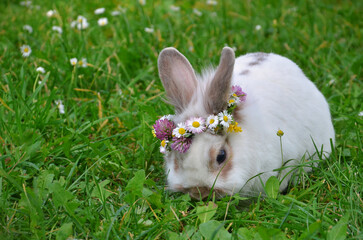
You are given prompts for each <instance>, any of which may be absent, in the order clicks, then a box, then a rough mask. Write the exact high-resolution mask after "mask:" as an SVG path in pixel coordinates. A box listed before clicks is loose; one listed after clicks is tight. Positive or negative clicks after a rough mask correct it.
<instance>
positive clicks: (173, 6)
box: [170, 5, 180, 12]
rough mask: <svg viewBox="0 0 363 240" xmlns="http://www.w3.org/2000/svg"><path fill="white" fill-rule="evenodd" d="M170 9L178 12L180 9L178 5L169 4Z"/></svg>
mask: <svg viewBox="0 0 363 240" xmlns="http://www.w3.org/2000/svg"><path fill="white" fill-rule="evenodd" d="M170 10H171V11H174V12H179V11H180V7H178V6H175V5H171V6H170Z"/></svg>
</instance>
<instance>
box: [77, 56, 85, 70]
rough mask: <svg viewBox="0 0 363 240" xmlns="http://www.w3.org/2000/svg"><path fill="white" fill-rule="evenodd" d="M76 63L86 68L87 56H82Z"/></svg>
mask: <svg viewBox="0 0 363 240" xmlns="http://www.w3.org/2000/svg"><path fill="white" fill-rule="evenodd" d="M78 65H79V66H81V67H83V68H86V67H87V58H82V59H81V60H79V61H78Z"/></svg>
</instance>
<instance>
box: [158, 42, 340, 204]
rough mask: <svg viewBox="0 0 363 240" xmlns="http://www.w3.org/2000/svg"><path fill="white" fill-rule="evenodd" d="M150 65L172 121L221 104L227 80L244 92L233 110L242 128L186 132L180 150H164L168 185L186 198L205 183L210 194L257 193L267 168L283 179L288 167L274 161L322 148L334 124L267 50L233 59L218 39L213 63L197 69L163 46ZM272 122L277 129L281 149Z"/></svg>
mask: <svg viewBox="0 0 363 240" xmlns="http://www.w3.org/2000/svg"><path fill="white" fill-rule="evenodd" d="M158 67H159V76H160V79H161V81H162V83H163V86H164V88H165V90H166V94H167V97H168V100H169V101H170V103H171V104H173V105H174V107H175V116H174V117H173V122H174V123H175V125H177V124H179V123H183V122H186V121H187V120H188V119H190V118H191V117H201V118H203V119H206V118H207V117H208V116H209V115H211V114H218V113H220V112H223V111H224V110H225V109H226V108H227V105H228V98H229V96H230V95H229V94H230V91H231V86H233V85H239V86H241V87H242V89H243V91H244V92H246V94H247V97H246V100H245V101H244V102H241V103H239V104H238V106H237V108H236V109H235V110H234V112H233V117H234V120H235V121H236V122H238V124H239V126H240V127H241V128H242V132H239V133H227V132H226V131H224V132H223V133H222V134H213V133H211V132H208V131H204V132H202V133H200V134H195V135H194V136H193V137H192V142H191V145H190V148H189V149H188V150H187V151H186V152H184V153H180V152H178V151H176V150H171V151H169V152H168V153H166V154H165V157H164V158H165V168H166V169H165V171H166V175H167V185H168V188H169V189H170V190H172V191H181V192H185V193H189V194H190V195H191V196H192V197H194V198H200V197H201V198H205V197H206V196H208V194H209V193H210V191H211V189H213V191H214V192H215V193H216V195H217V197H220V196H224V195H226V194H228V195H231V194H234V193H240V194H241V195H245V196H251V195H257V194H258V193H260V192H264V189H263V185H262V184H261V180H262V182H263V183H264V182H266V180H267V179H268V178H269V177H270V176H272V175H275V176H278V177H279V178H280V179H283V177H284V176H285V175H286V174H287V173H288V172H289V171H291V170H292V169H293V168H286V169H284V170H283V171H282V172H281V173H280V174H278V171H276V169H279V168H282V167H283V166H284V167H286V166H292V165H295V166H296V165H298V164H300V163H301V162H304V161H305V159H308V158H309V157H310V156H313V155H316V154H315V152H316V148H317V149H318V150H319V152H321V153H323V155H325V157H327V156H329V154H330V152H331V141H332V143H334V128H333V125H332V121H331V116H330V111H329V106H328V104H327V101H326V100H325V98H324V96H323V95H322V94H321V93H320V91H319V90H318V89H317V88H316V86H315V85H314V84H313V83H312V82H311V81H310V80H309V79H308V78H307V77H306V76H305V75H304V73H303V72H302V71H301V69H300V68H299V67H298V66H297V65H296V64H295V63H293V62H292V61H290V60H289V59H287V58H285V57H282V56H279V55H276V54H273V53H269V54H268V53H250V54H246V55H244V56H241V57H238V58H237V59H235V55H234V52H233V50H232V49H231V48H229V47H225V48H223V51H222V55H221V59H220V63H219V66H218V68H217V69H216V70H211V69H209V70H206V71H204V73H203V74H202V75H201V76H199V75H196V74H195V72H194V70H193V68H192V66H191V65H190V63H189V61H188V60H187V59H186V58H185V57H184V56H183V55H182V54H181V53H180V52H178V51H177V50H176V49H175V48H165V49H164V50H163V51H162V52H161V53H160V55H159V59H158ZM278 130H282V131H283V132H284V135H283V136H282V137H281V141H282V148H283V153H281V148H280V137H279V136H277V134H276V133H277V131H278ZM173 136H174V135H173ZM314 145H315V146H316V147H315V146H314ZM282 156H283V162H284V163H282ZM314 159H318V158H317V157H315V158H314ZM306 169H308V168H306ZM273 170H275V171H273ZM260 173H263V174H261V175H259V176H258V177H254V176H256V175H257V174H260ZM290 175H291V174H290ZM288 181H289V177H286V178H284V180H283V181H282V183H281V186H280V190H283V189H285V188H286V187H287V183H288Z"/></svg>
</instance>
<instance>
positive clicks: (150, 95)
mask: <svg viewBox="0 0 363 240" xmlns="http://www.w3.org/2000/svg"><path fill="white" fill-rule="evenodd" d="M145 2H146V4H145V5H142V4H140V2H139V1H136V0H135V1H111V0H106V1H100V0H94V1H87V3H85V1H79V0H73V1H62V0H54V1H44V0H33V1H32V2H31V4H30V5H29V6H27V5H26V3H27V2H26V1H25V2H23V3H20V1H9V0H5V1H0V239H29V238H30V239H345V238H347V239H359V238H362V233H361V226H362V225H363V220H362V219H363V214H362V208H363V207H362V198H361V192H362V191H361V190H362V183H363V171H362V169H363V162H362V161H361V160H362V159H363V152H362V149H363V146H362V142H363V141H362V134H363V130H362V123H363V118H362V116H361V115H362V111H363V109H362V104H361V103H362V99H363V96H362V95H363V93H362V89H363V84H362V83H363V81H362V74H361V73H362V72H363V71H362V66H363V64H362V63H363V57H362V54H361V52H362V51H363V47H362V29H363V26H362V22H361V21H359V19H361V12H362V11H361V10H362V9H363V4H362V1H350V0H347V1H340V2H336V1H329V0H322V1H312V0H308V1H292V0H286V1H285V0H284V1H267V0H261V1H232V0H220V1H217V5H209V4H207V1H169V0H168V1H161V0H154V1H148V0H146V1H145ZM24 3H25V5H24ZM117 4H120V6H118V5H117ZM171 5H174V6H177V7H180V9H179V10H177V11H175V10H172V8H171ZM100 7H105V9H106V11H105V12H104V13H103V14H101V15H96V14H95V13H94V10H95V9H97V8H100ZM51 9H54V10H56V13H55V14H54V15H53V16H51V17H47V12H48V11H49V10H51ZM194 9H196V10H194ZM114 10H117V11H119V13H118V15H114V14H111V13H112V11H114ZM199 13H201V15H200V14H199ZM79 15H82V16H84V17H86V18H87V20H88V23H89V26H88V28H86V29H84V30H78V29H77V27H75V28H72V27H71V22H72V21H74V20H76V19H77V17H78V16H79ZM101 17H107V18H108V24H107V25H106V26H103V27H101V26H99V25H98V24H97V20H98V19H99V18H101ZM24 25H30V26H31V27H32V29H33V31H32V32H29V31H28V30H26V29H24V28H23V27H24ZM53 26H60V27H61V28H62V31H63V32H62V33H61V34H60V33H58V32H56V31H54V30H52V27H53ZM258 26H259V27H258ZM145 28H152V29H153V31H151V32H150V31H149V30H148V31H145ZM22 45H29V46H30V47H31V49H32V52H31V54H30V55H29V56H28V57H23V56H22V54H21V52H20V47H21V46H22ZM224 45H229V46H231V47H234V48H235V49H236V55H237V56H238V55H242V54H244V53H247V52H255V51H261V52H276V53H278V54H281V55H284V56H286V57H288V58H290V59H292V60H293V61H295V62H296V63H297V64H298V65H299V66H300V67H301V68H302V69H303V70H304V73H305V74H306V75H307V76H308V77H309V78H310V79H311V80H312V81H313V82H314V83H315V84H316V85H317V87H318V88H319V89H320V90H321V91H322V93H323V94H324V95H325V96H326V98H327V100H328V102H329V105H330V109H331V113H332V117H333V122H334V127H335V130H336V143H335V144H334V148H333V153H332V154H331V156H330V158H329V159H327V160H326V161H319V165H318V167H314V169H313V170H314V171H313V172H312V173H306V172H305V171H304V169H303V168H302V167H299V168H298V169H297V171H296V175H297V176H296V184H295V185H293V186H290V188H289V189H287V193H286V194H280V193H278V189H279V186H280V183H279V181H278V179H277V178H276V177H271V178H270V179H268V181H267V182H266V184H265V192H266V196H264V195H260V196H257V197H253V196H251V197H245V196H244V197H241V196H239V195H235V196H229V197H225V198H222V199H219V200H213V201H211V202H208V203H203V202H195V201H192V200H191V199H190V197H189V196H188V195H185V194H181V193H171V192H169V191H167V190H166V186H165V173H164V170H163V159H162V156H161V154H160V153H159V145H158V144H159V143H158V141H155V139H154V138H153V136H152V134H151V126H152V124H153V123H154V121H155V120H156V119H157V118H158V117H160V116H162V115H165V114H169V113H172V109H171V107H170V106H169V105H167V104H166V103H164V102H163V99H164V98H165V96H164V91H163V89H162V86H161V83H160V81H159V77H158V71H157V56H158V53H159V52H160V51H161V50H162V49H163V48H165V47H168V46H174V47H176V48H178V49H179V50H180V51H181V52H183V53H184V54H185V56H186V57H187V58H188V59H189V60H190V62H191V64H192V65H193V66H194V67H195V69H196V70H197V71H200V70H201V69H202V68H203V67H205V66H209V65H216V64H218V61H219V55H220V51H221V49H222V47H223V46H224ZM74 57H76V58H77V59H78V60H81V59H82V58H86V60H87V63H88V64H87V67H85V68H84V67H82V66H81V65H76V66H72V65H71V64H70V59H71V58H74ZM38 67H43V68H44V69H45V73H39V72H37V71H36V69H37V68H38ZM58 100H61V101H62V104H63V105H64V113H63V112H62V107H61V105H60V102H59V101H58ZM242 128H243V126H242ZM256 151H258V149H256Z"/></svg>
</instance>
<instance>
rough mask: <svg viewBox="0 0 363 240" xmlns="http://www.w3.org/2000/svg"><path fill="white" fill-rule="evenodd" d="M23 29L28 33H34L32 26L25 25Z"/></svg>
mask: <svg viewBox="0 0 363 240" xmlns="http://www.w3.org/2000/svg"><path fill="white" fill-rule="evenodd" d="M23 29H24V30H26V31H28V33H32V32H33V28H32V26H30V25H24V26H23Z"/></svg>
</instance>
